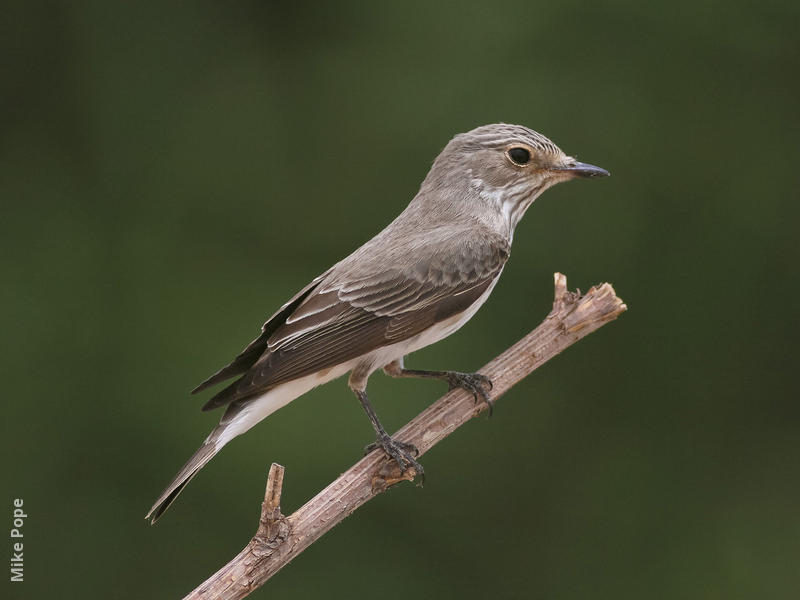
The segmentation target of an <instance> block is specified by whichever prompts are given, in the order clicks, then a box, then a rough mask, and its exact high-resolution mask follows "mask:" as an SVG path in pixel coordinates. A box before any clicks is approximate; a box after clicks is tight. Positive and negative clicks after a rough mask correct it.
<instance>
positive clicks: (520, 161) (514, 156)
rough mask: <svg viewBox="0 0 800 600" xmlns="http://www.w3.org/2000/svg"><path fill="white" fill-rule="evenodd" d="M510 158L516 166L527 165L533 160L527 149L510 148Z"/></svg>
mask: <svg viewBox="0 0 800 600" xmlns="http://www.w3.org/2000/svg"><path fill="white" fill-rule="evenodd" d="M508 158H510V159H511V162H513V163H514V164H515V165H526V164H528V161H529V160H530V159H531V153H530V152H529V151H528V150H527V148H519V147H517V148H510V149H509V150H508Z"/></svg>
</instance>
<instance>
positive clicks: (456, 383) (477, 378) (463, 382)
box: [447, 371, 494, 417]
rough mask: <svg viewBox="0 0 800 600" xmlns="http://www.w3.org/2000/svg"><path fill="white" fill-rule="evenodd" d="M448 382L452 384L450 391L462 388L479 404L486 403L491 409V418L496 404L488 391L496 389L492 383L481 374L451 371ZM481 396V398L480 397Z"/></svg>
mask: <svg viewBox="0 0 800 600" xmlns="http://www.w3.org/2000/svg"><path fill="white" fill-rule="evenodd" d="M447 382H448V383H449V384H450V389H451V390H452V389H455V388H461V389H464V390H467V391H468V392H470V393H471V394H472V396H473V397H474V398H475V403H476V404H477V403H478V401H479V400H483V401H484V402H486V405H487V406H488V407H489V417H491V416H492V413H493V412H494V402H493V401H492V400H491V398H489V393H488V391H487V389H485V388H488V390H491V389H493V388H494V384H492V381H491V380H490V379H489V378H488V377H486V375H481V374H480V373H459V372H458V371H451V372H450V373H448V374H447ZM479 396H480V397H479Z"/></svg>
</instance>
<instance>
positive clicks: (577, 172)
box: [551, 161, 611, 177]
mask: <svg viewBox="0 0 800 600" xmlns="http://www.w3.org/2000/svg"><path fill="white" fill-rule="evenodd" d="M551 170H552V171H556V172H560V173H564V174H569V175H571V176H573V177H608V176H609V175H611V173H609V172H608V171H606V170H605V169H601V168H600V167H595V166H594V165H589V164H586V163H582V162H577V161H576V162H573V163H571V164H568V165H564V166H563V167H553V168H552V169H551Z"/></svg>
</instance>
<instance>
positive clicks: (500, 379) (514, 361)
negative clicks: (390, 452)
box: [186, 273, 627, 600]
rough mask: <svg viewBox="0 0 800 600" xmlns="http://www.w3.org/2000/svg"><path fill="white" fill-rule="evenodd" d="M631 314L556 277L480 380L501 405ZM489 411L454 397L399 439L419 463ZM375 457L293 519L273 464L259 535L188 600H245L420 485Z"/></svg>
mask: <svg viewBox="0 0 800 600" xmlns="http://www.w3.org/2000/svg"><path fill="white" fill-rule="evenodd" d="M626 309H627V307H626V306H625V304H624V303H623V302H622V300H620V299H619V298H618V297H617V295H616V294H615V293H614V289H613V288H612V287H611V285H609V284H608V283H603V284H601V285H598V286H595V287H593V288H591V289H590V290H589V291H588V292H587V293H586V295H585V296H581V295H580V294H579V293H574V292H569V291H567V278H566V277H565V276H564V275H562V274H561V273H556V274H555V299H554V301H553V310H552V311H551V312H550V314H549V315H547V317H546V318H545V320H544V321H543V322H542V324H541V325H539V327H537V328H536V329H535V330H534V331H532V332H531V333H529V334H528V335H526V336H525V337H524V338H522V339H521V340H520V341H519V342H517V343H516V344H514V345H513V346H512V347H511V348H509V349H508V350H506V351H505V352H503V353H502V354H501V355H500V356H498V357H497V358H495V359H494V360H492V361H491V362H490V363H489V364H487V365H486V366H485V367H484V368H483V369H481V371H480V372H481V373H483V374H484V375H486V376H487V377H489V379H491V380H492V383H493V384H494V387H493V388H492V394H491V395H492V399H493V400H495V401H496V400H497V399H498V398H499V397H500V396H502V395H503V394H504V393H505V392H506V391H508V390H509V389H510V388H511V387H512V386H513V385H515V384H516V383H518V382H519V381H521V380H522V379H523V378H525V377H526V376H527V375H529V374H530V373H531V372H532V371H533V370H535V369H537V368H538V367H539V366H541V365H542V364H544V363H545V362H547V361H548V360H550V359H551V358H553V357H554V356H556V355H557V354H559V353H560V352H562V351H563V350H564V349H566V348H567V347H568V346H571V345H572V344H574V343H575V342H577V341H578V340H579V339H581V338H582V337H585V336H587V335H589V334H590V333H591V332H593V331H595V330H596V329H598V328H599V327H601V326H603V325H604V324H606V323H608V322H609V321H613V320H614V319H616V318H617V317H618V316H619V315H620V314H622V312H624V311H625V310H626ZM484 410H486V405H485V404H484V403H479V404H475V402H474V399H473V397H472V395H471V394H469V393H468V392H466V391H464V390H460V389H455V390H452V391H450V392H448V393H447V394H445V395H444V396H442V397H441V398H440V399H439V400H437V401H436V402H435V403H434V404H432V405H431V406H429V407H428V408H427V409H425V410H424V411H422V412H421V413H420V414H419V415H417V417H415V418H414V419H413V420H412V421H410V422H409V423H408V424H406V425H405V426H404V427H402V428H401V429H400V430H399V431H398V432H397V433H396V434H395V436H393V437H396V438H397V439H398V440H400V441H403V442H410V443H412V444H414V445H415V446H416V447H417V448H418V449H419V451H420V455H422V454H424V453H425V452H427V451H428V450H430V449H431V448H432V447H433V446H434V445H436V444H437V443H438V442H440V441H441V440H443V439H444V438H446V437H447V436H448V435H450V434H451V433H453V431H455V430H456V429H458V428H459V427H460V426H461V425H463V424H464V423H466V422H467V421H469V420H470V419H472V418H473V417H475V416H477V415H478V414H480V413H481V412H482V411H484ZM414 475H415V473H414V471H413V469H412V470H409V471H407V472H405V473H403V472H401V470H400V468H399V467H398V465H397V463H395V462H394V461H390V460H388V459H387V457H386V456H385V454H384V453H383V451H382V450H375V451H373V452H371V453H370V454H368V455H367V456H365V457H364V458H362V459H361V460H360V461H358V462H357V463H356V464H355V465H353V466H352V467H350V469H348V470H347V471H345V472H344V473H343V474H342V475H341V476H339V477H338V478H337V479H336V480H335V481H333V482H332V483H331V484H330V485H328V487H326V488H325V489H324V490H322V491H321V492H320V493H319V494H317V495H316V496H315V497H314V498H312V499H311V500H309V501H308V502H307V503H306V504H305V505H303V506H302V507H300V508H299V509H298V510H297V511H296V512H295V513H294V514H292V515H290V516H288V517H284V516H283V515H281V513H280V495H281V488H282V485H283V467H281V466H280V465H277V464H273V465H272V467H271V468H270V473H269V479H268V481H267V491H266V496H265V498H264V503H263V504H262V509H261V520H260V522H259V527H258V531H257V533H256V535H255V536H254V537H253V539H252V540H251V541H250V543H249V544H247V546H246V547H245V548H244V549H243V550H242V551H241V552H240V553H239V554H238V555H237V556H235V557H234V558H233V559H232V560H231V561H230V562H229V563H228V564H227V565H225V566H224V567H222V568H221V569H220V570H219V571H218V572H217V573H215V574H214V575H212V576H211V577H210V578H209V579H207V580H206V581H205V582H204V583H203V584H201V585H200V586H199V587H198V588H197V589H195V590H194V591H193V592H191V593H190V594H189V595H188V596H186V598H188V599H198V598H215V599H216V598H219V599H223V600H233V599H238V598H244V597H245V596H247V595H248V594H249V593H250V592H252V591H253V590H254V589H256V588H258V587H260V586H261V585H263V584H264V583H265V582H266V581H267V580H268V579H269V578H270V577H272V575H274V574H275V573H277V572H278V571H279V570H280V569H281V568H282V567H283V566H284V565H286V564H287V563H288V562H289V561H290V560H292V559H293V558H294V557H295V556H297V555H298V554H300V553H301V552H302V551H303V550H305V549H306V548H307V547H308V546H310V545H311V544H313V543H314V542H315V541H316V540H317V539H319V538H320V537H321V536H322V535H323V534H324V533H326V532H327V531H328V530H330V529H331V528H332V527H333V526H334V525H336V524H337V523H339V522H340V521H342V520H343V519H344V518H345V517H347V516H349V515H350V514H351V513H353V512H354V511H355V510H356V509H357V508H358V507H360V506H361V505H363V504H364V503H365V502H367V501H368V500H370V499H372V498H373V497H375V496H376V495H378V494H380V493H381V492H383V491H385V490H386V489H388V488H389V487H390V486H392V485H394V484H396V483H398V482H400V481H406V480H411V479H413V478H414Z"/></svg>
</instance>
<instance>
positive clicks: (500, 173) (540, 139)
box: [423, 123, 609, 231]
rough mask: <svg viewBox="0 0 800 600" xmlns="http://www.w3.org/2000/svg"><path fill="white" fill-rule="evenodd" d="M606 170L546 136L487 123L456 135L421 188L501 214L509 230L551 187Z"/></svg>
mask: <svg viewBox="0 0 800 600" xmlns="http://www.w3.org/2000/svg"><path fill="white" fill-rule="evenodd" d="M607 175H609V173H608V171H606V170H605V169H601V168H600V167H595V166H594V165H589V164H586V163H582V162H578V161H577V160H575V159H574V158H573V157H571V156H567V155H566V154H565V153H564V152H562V151H561V149H560V148H559V147H558V146H556V145H555V144H554V143H553V142H551V141H550V140H549V139H547V138H546V137H545V136H543V135H541V134H540V133H537V132H535V131H533V130H531V129H528V128H527V127H523V126H521V125H507V124H505V123H498V124H494V125H484V126H482V127H478V128H477V129H473V130H472V131H468V132H467V133H462V134H459V135H457V136H455V137H454V138H453V139H452V140H451V141H450V143H449V144H447V146H446V147H445V148H444V150H442V152H441V154H439V156H438V157H437V158H436V160H435V161H434V164H433V167H432V168H431V171H430V173H429V174H428V177H427V178H426V180H425V183H424V184H423V187H425V186H426V185H427V186H428V188H429V189H430V190H431V191H433V190H434V189H438V190H439V191H441V190H443V189H449V190H456V189H458V190H460V192H461V194H463V197H470V198H476V199H477V200H478V201H479V202H480V203H481V204H485V205H487V206H488V207H489V208H492V209H495V210H497V211H499V213H500V215H502V216H503V217H504V218H505V219H506V220H507V221H508V223H509V225H510V228H511V230H512V231H513V228H514V227H516V224H517V223H518V222H519V219H521V218H522V215H523V214H524V213H525V211H526V210H527V208H528V207H529V206H530V205H531V203H532V202H533V201H534V200H535V199H536V198H537V197H538V196H539V195H540V194H541V193H542V192H544V191H545V190H546V189H547V188H549V187H551V186H553V185H555V184H557V183H560V182H562V181H567V180H570V179H575V178H578V177H583V178H589V177H605V176H607Z"/></svg>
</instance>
